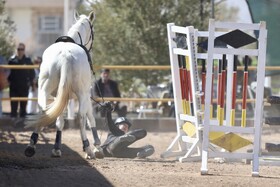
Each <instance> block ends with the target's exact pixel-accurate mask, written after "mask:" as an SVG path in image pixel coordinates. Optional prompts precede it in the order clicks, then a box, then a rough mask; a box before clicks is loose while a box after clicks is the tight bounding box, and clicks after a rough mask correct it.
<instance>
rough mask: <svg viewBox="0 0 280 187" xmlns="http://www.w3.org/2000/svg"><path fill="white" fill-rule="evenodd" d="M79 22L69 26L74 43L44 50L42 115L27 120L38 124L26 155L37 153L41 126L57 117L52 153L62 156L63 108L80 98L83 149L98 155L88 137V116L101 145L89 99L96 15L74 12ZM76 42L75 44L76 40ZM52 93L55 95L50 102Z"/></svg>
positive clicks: (96, 142)
mask: <svg viewBox="0 0 280 187" xmlns="http://www.w3.org/2000/svg"><path fill="white" fill-rule="evenodd" d="M75 19H76V23H75V24H74V25H73V26H72V27H71V28H70V30H69V31H68V34H67V36H65V38H67V39H70V40H72V42H63V41H62V42H56V43H54V44H52V45H51V46H49V47H48V48H47V49H46V50H45V51H44V53H43V61H42V64H41V67H40V74H39V86H38V104H39V106H40V108H41V109H42V111H43V114H41V115H39V116H36V117H35V121H31V122H30V121H29V122H27V123H28V124H27V126H26V127H35V130H34V131H33V133H32V135H31V138H30V143H29V144H28V146H27V148H26V150H25V155H26V156H28V157H32V156H33V155H34V154H35V144H36V143H37V141H38V133H39V132H40V130H41V128H42V127H44V126H48V125H50V124H52V122H54V121H55V120H56V128H57V134H56V140H55V144H54V149H53V150H52V156H56V157H60V156H61V150H60V148H61V131H62V129H63V127H64V118H63V111H64V109H65V108H66V106H67V104H68V101H69V99H71V98H73V97H77V99H78V101H79V110H78V115H77V121H78V122H79V124H80V130H81V138H82V142H83V149H84V151H85V152H86V154H87V157H88V158H95V154H94V152H93V150H92V149H91V146H90V144H89V141H88V139H87V136H86V122H87V118H88V121H89V123H90V126H91V129H92V133H93V137H94V145H95V147H96V148H100V147H99V146H100V139H99V137H98V134H97V130H96V124H95V119H94V117H93V113H92V105H91V100H90V86H91V74H92V72H91V66H90V63H89V61H90V57H88V52H89V51H90V49H91V47H92V43H93V37H94V36H93V34H94V32H93V25H92V22H93V21H94V19H95V15H94V13H93V12H91V13H90V14H89V15H88V16H85V15H80V16H79V15H78V13H75ZM73 42H75V43H73ZM50 96H53V97H55V99H54V101H53V102H52V103H51V104H49V105H48V99H49V98H50Z"/></svg>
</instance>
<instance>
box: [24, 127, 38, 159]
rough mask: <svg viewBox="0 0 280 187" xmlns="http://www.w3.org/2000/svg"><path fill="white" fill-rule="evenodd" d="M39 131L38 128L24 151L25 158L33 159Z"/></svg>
mask: <svg viewBox="0 0 280 187" xmlns="http://www.w3.org/2000/svg"><path fill="white" fill-rule="evenodd" d="M39 131H40V129H39V128H36V130H35V131H33V133H32V135H31V137H30V142H29V144H28V146H27V148H26V149H25V151H24V154H25V156H27V157H32V156H33V155H34V154H35V149H36V146H35V145H36V144H37V142H38V132H39Z"/></svg>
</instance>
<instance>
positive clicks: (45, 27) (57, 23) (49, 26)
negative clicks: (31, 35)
mask: <svg viewBox="0 0 280 187" xmlns="http://www.w3.org/2000/svg"><path fill="white" fill-rule="evenodd" d="M62 25H63V24H62V17H60V16H41V17H39V31H40V32H41V33H57V32H59V33H60V32H61V31H62Z"/></svg>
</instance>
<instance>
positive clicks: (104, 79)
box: [94, 69, 127, 117]
mask: <svg viewBox="0 0 280 187" xmlns="http://www.w3.org/2000/svg"><path fill="white" fill-rule="evenodd" d="M94 96H97V97H121V94H120V90H119V87H118V83H117V82H116V81H114V80H112V79H110V70H109V69H102V70H101V77H100V79H99V80H98V81H96V83H95V85H94ZM119 104H120V102H116V103H115V111H116V112H117V113H118V116H123V117H125V116H126V113H127V107H126V106H122V107H120V106H119ZM101 116H102V117H104V116H105V114H104V112H101Z"/></svg>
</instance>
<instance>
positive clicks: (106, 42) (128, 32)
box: [92, 0, 209, 91]
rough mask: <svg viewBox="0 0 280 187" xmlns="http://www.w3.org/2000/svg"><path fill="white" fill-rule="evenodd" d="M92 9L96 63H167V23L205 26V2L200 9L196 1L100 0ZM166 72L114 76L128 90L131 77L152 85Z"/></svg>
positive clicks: (206, 11)
mask: <svg viewBox="0 0 280 187" xmlns="http://www.w3.org/2000/svg"><path fill="white" fill-rule="evenodd" d="M92 8H93V9H94V10H95V13H96V22H95V23H94V27H95V40H94V46H93V62H94V64H95V65H169V63H170V62H169V52H168V43H167V28H166V24H167V23H170V22H174V23H175V24H176V25H181V26H188V25H193V26H194V27H196V28H198V29H205V28H207V25H208V17H209V3H208V1H204V3H203V9H201V4H200V1H197V0H177V1H176V0H174V1H170V0H137V1H136V0H135V1H131V0H101V1H96V2H95V3H94V4H93V6H92ZM202 16H203V17H202ZM202 18H203V19H202ZM169 74H170V72H169V71H158V70H154V71H152V70H147V71H123V70H122V71H114V74H113V76H114V77H116V79H117V80H119V82H120V85H121V88H122V90H123V91H127V90H128V89H129V88H130V85H131V84H132V82H133V80H134V79H137V78H139V79H141V80H142V81H143V83H144V84H145V85H152V84H158V83H161V82H162V81H163V78H164V77H165V76H166V75H169ZM132 77H133V78H134V79H132Z"/></svg>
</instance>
